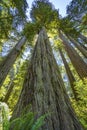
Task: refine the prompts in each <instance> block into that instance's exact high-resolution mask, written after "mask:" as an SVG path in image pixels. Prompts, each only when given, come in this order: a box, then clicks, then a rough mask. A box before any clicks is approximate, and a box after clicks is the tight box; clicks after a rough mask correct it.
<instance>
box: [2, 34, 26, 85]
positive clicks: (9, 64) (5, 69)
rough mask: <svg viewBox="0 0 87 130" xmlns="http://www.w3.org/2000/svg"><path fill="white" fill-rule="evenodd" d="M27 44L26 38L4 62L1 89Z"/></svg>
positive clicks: (22, 39) (23, 38)
mask: <svg viewBox="0 0 87 130" xmlns="http://www.w3.org/2000/svg"><path fill="white" fill-rule="evenodd" d="M25 42H26V38H25V36H24V37H22V38H21V40H20V41H19V42H18V43H17V44H16V46H15V47H14V48H13V49H12V50H11V52H10V53H9V54H8V55H7V57H6V59H5V60H4V61H3V63H2V65H1V66H0V87H1V86H2V84H3V82H4V80H5V78H6V76H7V74H8V72H9V71H10V69H11V67H12V65H13V64H14V62H15V60H16V58H17V57H18V55H19V54H20V51H21V49H22V47H23V45H24V43H25Z"/></svg>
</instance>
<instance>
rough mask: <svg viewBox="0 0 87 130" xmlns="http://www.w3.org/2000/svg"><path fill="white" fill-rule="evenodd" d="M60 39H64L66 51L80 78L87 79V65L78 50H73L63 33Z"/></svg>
mask: <svg viewBox="0 0 87 130" xmlns="http://www.w3.org/2000/svg"><path fill="white" fill-rule="evenodd" d="M59 37H60V38H61V39H62V41H63V44H64V47H65V50H66V52H67V54H68V56H69V58H70V60H71V62H72V64H73V66H74V67H75V69H76V71H77V73H78V75H79V76H80V78H81V79H83V78H84V77H85V78H87V64H86V63H85V62H84V61H83V59H82V58H81V57H80V55H79V54H78V53H77V52H76V50H75V49H74V48H73V46H72V45H71V44H70V42H69V41H68V40H67V38H66V37H65V36H64V35H63V33H62V32H61V31H60V32H59Z"/></svg>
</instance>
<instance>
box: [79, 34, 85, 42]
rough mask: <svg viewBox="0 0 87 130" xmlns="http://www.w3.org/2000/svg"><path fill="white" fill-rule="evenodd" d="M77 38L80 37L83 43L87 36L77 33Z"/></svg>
mask: <svg viewBox="0 0 87 130" xmlns="http://www.w3.org/2000/svg"><path fill="white" fill-rule="evenodd" d="M79 38H81V39H82V40H83V41H84V42H85V43H87V37H85V36H84V35H82V34H79Z"/></svg>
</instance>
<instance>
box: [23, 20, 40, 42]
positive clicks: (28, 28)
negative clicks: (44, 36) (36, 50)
mask: <svg viewBox="0 0 87 130" xmlns="http://www.w3.org/2000/svg"><path fill="white" fill-rule="evenodd" d="M39 29H40V25H38V24H37V23H32V22H28V23H27V24H26V25H25V28H24V32H23V33H24V35H25V36H26V37H27V39H28V41H29V42H30V43H32V41H33V39H34V36H35V35H36V34H38V32H39Z"/></svg>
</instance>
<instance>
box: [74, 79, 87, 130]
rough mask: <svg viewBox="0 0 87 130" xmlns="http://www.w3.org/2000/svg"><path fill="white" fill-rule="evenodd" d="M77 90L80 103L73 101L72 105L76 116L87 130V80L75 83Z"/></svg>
mask: <svg viewBox="0 0 87 130" xmlns="http://www.w3.org/2000/svg"><path fill="white" fill-rule="evenodd" d="M75 88H76V90H77V93H78V99H79V100H78V102H76V101H74V100H72V105H73V107H74V109H75V111H76V114H77V116H78V118H79V120H80V122H81V124H82V125H83V126H84V128H85V130H87V79H84V80H83V81H82V80H79V81H77V82H76V83H75Z"/></svg>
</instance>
